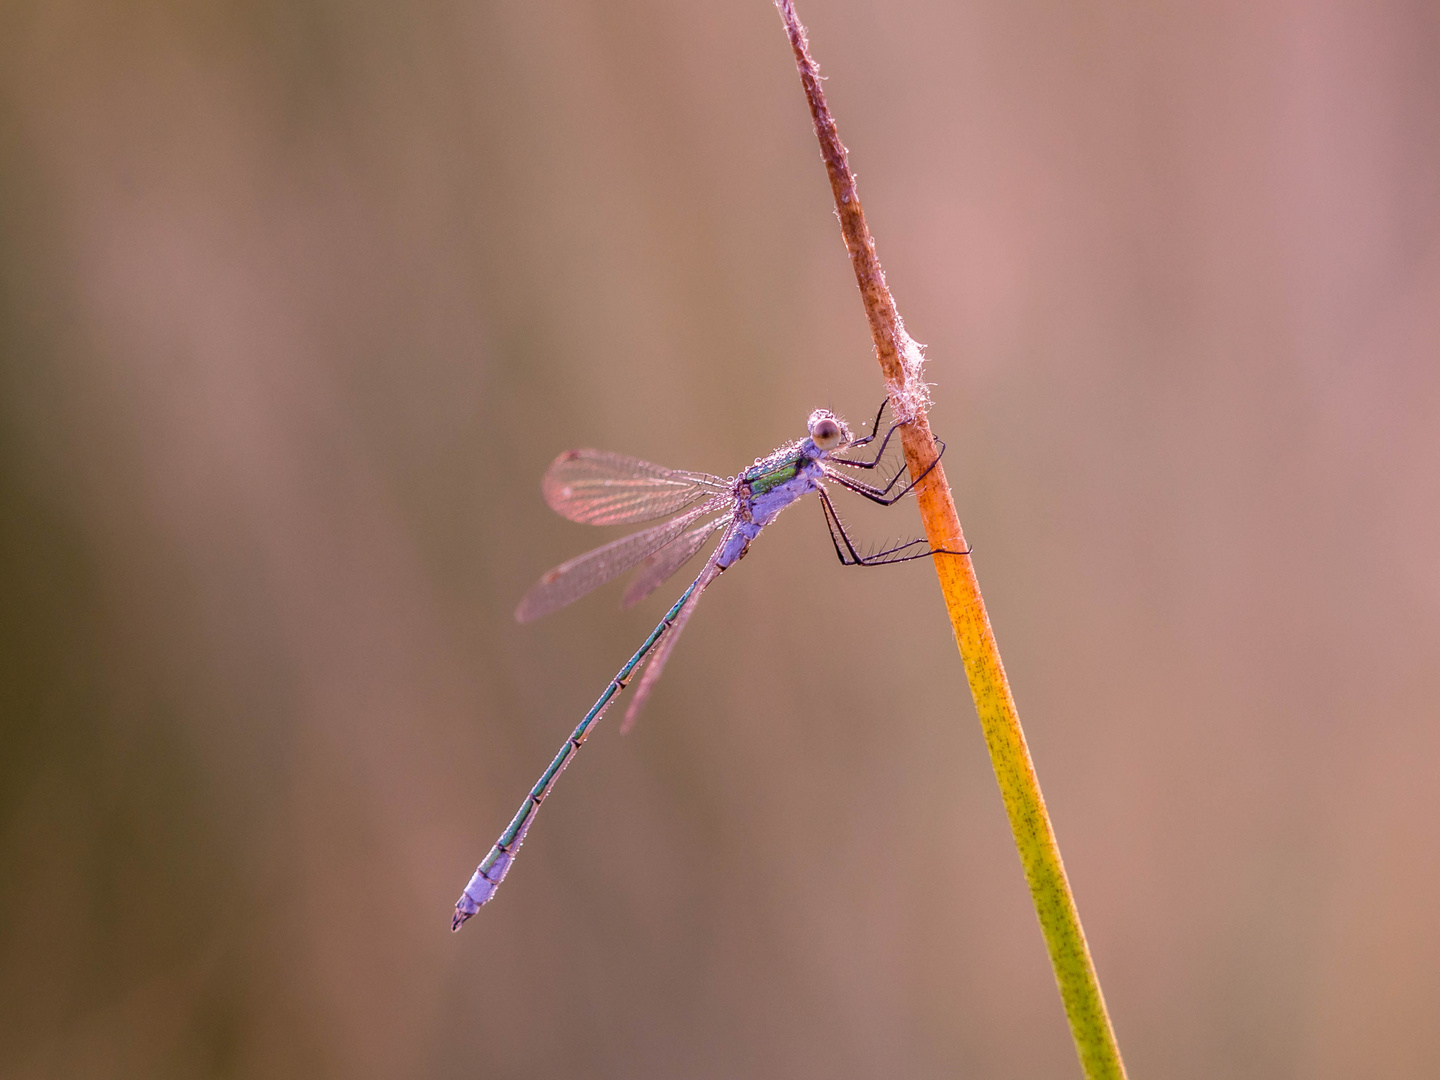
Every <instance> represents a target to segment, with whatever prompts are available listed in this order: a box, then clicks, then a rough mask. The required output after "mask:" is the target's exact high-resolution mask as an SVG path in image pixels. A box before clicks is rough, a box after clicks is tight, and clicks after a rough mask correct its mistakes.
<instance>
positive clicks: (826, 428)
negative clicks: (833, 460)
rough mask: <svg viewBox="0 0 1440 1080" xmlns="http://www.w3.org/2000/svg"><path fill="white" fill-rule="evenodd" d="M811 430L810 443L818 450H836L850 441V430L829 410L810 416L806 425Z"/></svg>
mask: <svg viewBox="0 0 1440 1080" xmlns="http://www.w3.org/2000/svg"><path fill="white" fill-rule="evenodd" d="M806 426H807V427H809V429H810V441H811V442H813V443H814V444H815V449H817V450H836V449H839V448H840V447H842V446H844V445H845V444H846V443H848V442H849V441H850V429H849V428H848V427H846V426H845V421H844V420H841V419H840V418H839V417H838V416H836V415H835V414H834V413H832V412H831V411H830V410H829V409H816V410H815V411H814V412H812V413H811V414H810V421H809V423H808V424H807V425H806Z"/></svg>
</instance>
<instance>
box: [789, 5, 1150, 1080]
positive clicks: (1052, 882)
mask: <svg viewBox="0 0 1440 1080" xmlns="http://www.w3.org/2000/svg"><path fill="white" fill-rule="evenodd" d="M775 3H776V6H777V7H778V8H779V9H780V15H781V18H782V19H784V21H785V29H786V31H787V33H788V34H789V35H790V45H791V48H792V49H793V50H794V52H795V63H796V65H797V66H798V67H799V69H800V81H801V83H802V84H803V85H804V87H805V97H806V99H807V100H808V101H809V103H810V115H811V116H812V117H813V118H814V120H815V134H816V136H817V137H818V138H819V140H820V153H821V155H822V156H823V157H824V159H825V171H826V172H827V173H829V175H830V188H831V190H832V191H833V192H834V195H835V209H836V210H837V211H838V213H839V216H840V229H841V232H842V233H843V234H844V237H845V247H846V249H847V250H848V251H849V252H850V261H851V263H852V265H853V266H854V268H855V280H856V282H857V283H858V284H859V286H860V297H861V299H862V300H863V301H864V304H865V315H866V317H867V318H868V319H869V321H870V332H871V335H872V336H873V337H874V339H875V355H876V358H877V359H878V360H879V362H880V370H881V371H882V372H883V373H884V376H885V382H886V384H887V386H888V387H889V390H890V394H891V399H892V404H893V407H894V409H895V412H896V415H897V417H898V418H899V419H902V420H909V421H910V422H909V423H907V424H906V425H905V426H904V427H903V428H902V429H901V439H902V441H903V443H904V447H905V461H906V464H907V465H908V466H909V469H910V475H911V476H921V475H922V474H923V476H924V478H923V479H922V480H921V481H920V483H919V484H917V485H916V488H915V494H916V498H917V500H918V502H919V505H920V516H921V519H922V520H923V521H924V523H925V535H926V537H927V538H928V539H929V541H930V546H931V547H932V548H941V549H944V550H946V551H967V550H969V548H968V545H967V544H966V543H965V534H964V533H963V532H962V531H961V528H960V519H959V517H958V516H957V514H956V513H955V500H954V498H953V497H952V496H951V494H950V485H949V483H948V482H947V481H946V479H945V470H944V468H943V467H942V466H941V465H940V464H938V463H936V464H934V465H933V467H931V463H932V462H935V461H936V456H937V453H936V446H935V437H934V435H933V434H931V431H930V422H929V419H928V417H927V416H926V407H927V406H928V404H929V399H928V394H927V392H926V387H925V384H924V382H923V379H922V373H921V365H922V363H923V356H922V355H921V351H920V346H919V345H917V344H916V342H915V341H914V340H913V339H912V338H911V337H910V335H909V334H907V333H906V332H905V324H904V323H903V322H902V321H901V319H900V315H899V312H897V311H896V309H895V300H894V298H893V297H892V296H891V295H890V290H889V288H888V287H887V286H886V284H885V273H884V271H883V270H882V269H881V268H880V260H879V259H878V258H877V257H876V255H875V242H874V240H873V239H872V238H871V236H870V230H869V228H868V227H867V226H866V224H865V214H864V211H863V210H862V209H861V207H860V196H859V194H858V193H857V192H856V189H855V177H854V175H853V174H852V173H851V172H850V166H849V164H848V162H847V160H846V150H845V147H844V145H843V144H842V143H841V142H840V135H839V133H838V132H837V131H836V128H835V120H834V118H833V117H832V116H831V115H830V110H829V108H828V107H827V106H826V104H825V92H824V90H823V89H822V88H821V84H820V73H819V70H818V69H817V67H816V65H815V61H814V60H812V59H811V57H810V49H809V43H808V41H807V39H806V36H805V28H804V27H803V26H802V25H801V24H800V20H799V19H798V18H797V17H796V15H795V5H794V3H793V0H775ZM927 467H930V468H929V472H928V473H926V468H927ZM935 570H936V573H937V574H938V575H939V578H940V590H941V592H942V594H943V595H944V598H945V606H946V608H947V609H948V610H949V613H950V623H951V625H952V626H953V627H954V630H955V640H956V643H957V644H958V645H959V647H960V657H961V660H962V661H963V662H964V664H965V674H966V677H967V678H968V679H969V682H970V693H971V694H972V696H973V697H974V699H975V711H976V713H977V714H978V715H979V718H980V726H981V728H982V729H983V730H984V733H985V743H986V746H987V747H988V748H989V750H990V761H991V764H992V765H993V766H994V769H995V779H996V780H997V781H998V782H999V785H1000V795H1001V798H1002V799H1004V801H1005V812H1006V814H1007V815H1008V816H1009V818H1010V829H1011V832H1012V833H1013V834H1014V836H1015V846H1016V848H1017V850H1018V851H1019V853H1020V863H1021V866H1023V867H1024V870H1025V880H1026V882H1027V883H1028V884H1029V886H1030V896H1031V898H1032V900H1033V901H1034V903H1035V913H1036V915H1037V916H1038V917H1039V920H1040V929H1041V932H1042V933H1043V934H1044V937H1045V945H1046V948H1047V949H1048V950H1049V953H1050V963H1051V966H1052V967H1053V968H1054V970H1055V981H1056V983H1057V984H1058V985H1059V988H1060V997H1061V1000H1062V1001H1063V1002H1064V1005H1065V1015H1066V1016H1067V1018H1068V1019H1069V1021H1070V1033H1071V1035H1072V1036H1073V1037H1074V1039H1075V1049H1076V1052H1077V1053H1078V1054H1079V1055H1080V1063H1081V1066H1082V1067H1083V1068H1084V1070H1085V1075H1086V1076H1087V1077H1090V1078H1092V1080H1099V1078H1102V1077H1103V1078H1107V1080H1109V1078H1123V1077H1124V1076H1125V1066H1124V1063H1123V1062H1122V1061H1121V1059H1120V1048H1119V1046H1118V1045H1117V1044H1116V1042H1115V1032H1114V1030H1113V1029H1112V1027H1111V1025H1110V1017H1109V1014H1108V1013H1107V1012H1106V1010H1105V998H1104V996H1103V995H1102V994H1101V992H1100V981H1099V979H1098V978H1097V976H1096V974H1095V965H1094V962H1093V961H1092V960H1091V958H1090V949H1089V947H1088V946H1087V945H1086V944H1085V932H1084V930H1083V929H1082V928H1081V926H1080V914H1079V912H1078V911H1077V910H1076V908H1075V898H1074V896H1073V894H1072V893H1071V891H1070V882H1069V880H1068V879H1067V878H1066V876H1065V865H1064V863H1063V862H1062V861H1061V859H1060V848H1059V845H1058V844H1057V843H1056V841H1055V830H1054V828H1053V827H1052V826H1051V824H1050V816H1049V814H1048V813H1046V810H1045V799H1044V797H1043V796H1042V795H1041V793H1040V782H1039V780H1038V779H1037V778H1036V776H1035V766H1034V764H1033V762H1032V761H1031V759H1030V750H1029V748H1028V747H1027V746H1026V744H1025V733H1024V731H1023V730H1022V729H1021V727H1020V717H1019V714H1018V713H1017V712H1016V709H1015V698H1014V696H1013V695H1012V694H1011V692H1010V683H1009V681H1008V680H1007V679H1006V677H1005V667H1004V665H1003V664H1002V663H1001V662H1000V650H999V648H998V646H997V645H996V644H995V634H994V632H993V631H992V630H991V628H990V618H989V616H988V615H987V614H986V613H985V601H984V600H983V599H982V598H981V596H980V583H979V581H978V580H977V579H976V577H975V567H974V563H973V562H972V560H971V559H970V558H969V556H964V557H955V556H951V555H937V556H936V557H935Z"/></svg>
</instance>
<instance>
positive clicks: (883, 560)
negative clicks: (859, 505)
mask: <svg viewBox="0 0 1440 1080" xmlns="http://www.w3.org/2000/svg"><path fill="white" fill-rule="evenodd" d="M819 494H820V507H821V509H822V510H823V511H824V513H825V525H826V527H827V528H828V529H829V530H830V539H831V541H832V542H833V543H834V545H835V554H836V556H837V557H838V558H839V559H840V565H841V566H888V565H890V564H891V563H902V562H909V561H910V560H911V559H925V558H928V557H929V556H931V555H969V554H970V551H971V549H970V548H966V549H965V550H964V551H951V550H949V549H948V548H932V547H927V549H926V550H925V551H912V552H911V553H910V554H908V555H902V554H901V552H903V551H907V550H909V549H911V548H914V547H916V546H918V545H920V544H926V543H927V541H926V540H925V539H924V538H923V537H916V538H915V539H914V540H909V541H906V542H905V543H903V544H896V545H895V546H894V547H889V548H885V549H884V550H883V551H872V552H871V553H870V554H869V555H861V554H860V552H859V549H857V548H856V547H855V543H854V541H853V540H851V539H850V534H849V533H848V532H846V530H845V524H844V523H843V522H842V521H841V520H840V514H839V512H838V511H836V509H835V504H834V503H832V502H831V501H830V495H829V494H828V493H827V492H826V491H825V489H824V488H821V489H820V493H819Z"/></svg>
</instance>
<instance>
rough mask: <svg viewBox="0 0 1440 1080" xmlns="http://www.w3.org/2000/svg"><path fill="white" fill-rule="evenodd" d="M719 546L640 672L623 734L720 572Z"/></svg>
mask: <svg viewBox="0 0 1440 1080" xmlns="http://www.w3.org/2000/svg"><path fill="white" fill-rule="evenodd" d="M719 551H720V549H719V548H716V549H715V551H713V552H711V553H710V561H709V562H707V563H706V564H705V569H704V570H702V571H700V576H699V577H698V578H696V579H695V588H694V591H693V592H691V593H690V599H688V600H686V601H685V606H684V607H682V608H681V609H680V612H679V614H677V615H676V616H675V621H674V622H672V623H671V624H670V628H669V629H668V630H666V631H665V636H664V637H662V638H661V639H660V640H659V641H658V642H656V644H655V648H654V649H652V650H651V652H650V660H649V662H648V663H646V665H645V674H643V675H641V676H640V685H639V686H637V687H636V688H635V696H634V697H632V698H631V699H630V707H629V708H627V709H626V710H625V719H624V720H622V721H621V722H620V734H621V735H624V734H625V733H626V732H628V731H629V730H630V729H631V728H632V727H634V726H635V719H636V717H638V716H639V715H640V710H641V709H643V708H644V707H645V702H646V700H648V699H649V697H650V691H652V690H654V689H655V683H656V682H658V681H659V679H660V674H661V673H662V672H663V671H664V670H665V661H667V660H669V659H670V653H671V650H673V649H674V648H675V643H676V642H677V641H679V640H680V633H681V631H683V630H684V629H685V624H686V623H687V622H689V621H690V616H691V615H692V614H693V613H694V611H695V605H696V604H698V603H699V602H700V596H701V594H702V593H703V592H704V591H705V590H706V589H707V588H709V587H710V583H711V582H713V581H714V580H715V579H716V578H717V577H719V576H720V568H719V567H717V566H716V565H715V560H716V559H717V558H718V557H719Z"/></svg>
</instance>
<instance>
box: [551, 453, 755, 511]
mask: <svg viewBox="0 0 1440 1080" xmlns="http://www.w3.org/2000/svg"><path fill="white" fill-rule="evenodd" d="M540 490H541V491H542V492H544V495H545V501H546V502H547V503H548V504H549V505H550V509H552V510H554V511H555V512H556V513H557V514H560V515H561V516H562V517H567V518H569V519H570V520H571V521H578V522H580V523H581V524H583V525H627V524H633V523H634V522H637V521H651V520H653V519H655V518H658V517H665V516H666V515H667V514H674V513H678V512H679V511H680V510H683V509H684V508H685V507H687V506H689V505H690V504H691V503H693V502H695V501H696V500H698V499H703V498H707V497H709V496H712V495H718V494H720V493H722V492H726V491H728V490H729V485H728V484H727V483H726V482H725V481H724V480H722V479H720V477H718V476H711V475H710V474H709V473H698V472H687V471H685V470H684V469H667V468H665V467H664V466H663V465H654V464H652V463H650V462H648V461H641V460H640V459H639V458H632V457H626V456H625V455H624V454H612V453H610V452H609V451H608V450H566V451H565V452H564V453H563V454H561V455H560V456H559V457H557V458H556V459H555V460H554V461H553V462H551V463H550V468H548V469H547V470H545V479H544V480H543V481H541V484H540Z"/></svg>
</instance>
